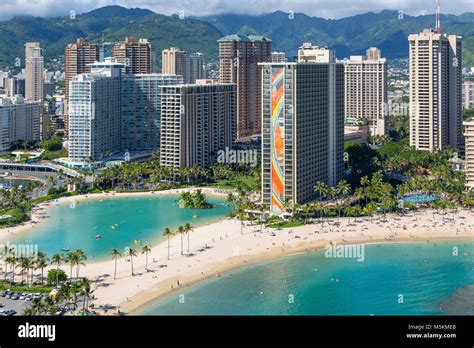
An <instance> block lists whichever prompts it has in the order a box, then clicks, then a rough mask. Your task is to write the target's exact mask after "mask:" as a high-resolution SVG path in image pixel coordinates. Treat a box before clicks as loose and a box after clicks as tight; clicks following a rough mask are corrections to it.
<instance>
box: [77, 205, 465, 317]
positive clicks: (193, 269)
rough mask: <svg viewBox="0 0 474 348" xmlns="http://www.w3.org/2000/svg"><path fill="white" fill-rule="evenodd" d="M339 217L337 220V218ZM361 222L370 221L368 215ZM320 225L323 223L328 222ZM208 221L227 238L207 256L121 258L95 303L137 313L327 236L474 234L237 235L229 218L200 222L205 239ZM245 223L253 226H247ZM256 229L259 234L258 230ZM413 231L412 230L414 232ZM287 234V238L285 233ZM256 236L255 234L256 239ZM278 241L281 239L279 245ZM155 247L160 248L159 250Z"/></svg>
mask: <svg viewBox="0 0 474 348" xmlns="http://www.w3.org/2000/svg"><path fill="white" fill-rule="evenodd" d="M468 213H469V212H467V211H462V212H461V213H460V215H462V214H468ZM423 217H424V218H426V215H425V216H422V218H423ZM391 218H392V217H391V216H389V219H391ZM395 218H398V217H395ZM339 221H341V219H340V220H339ZM344 222H345V223H347V220H345V221H343V223H344ZM364 222H365V223H367V224H369V222H368V221H364ZM377 223H380V221H378V220H374V221H373V224H374V225H377ZM473 223H474V221H473ZM324 225H326V223H325V224H324ZM209 227H210V228H211V229H212V230H213V231H214V232H215V233H211V234H210V236H214V235H216V234H217V233H218V232H217V231H221V232H220V234H221V236H222V235H223V234H225V235H226V236H227V235H228V238H225V239H223V240H221V241H216V240H215V239H213V242H214V243H215V246H214V245H213V246H212V248H211V249H209V250H205V251H204V252H203V254H206V255H205V256H208V257H207V258H202V259H199V260H197V261H198V263H194V265H192V263H193V262H192V260H191V259H192V258H194V257H197V256H196V255H194V256H192V257H185V256H180V255H179V250H178V249H176V250H177V251H178V253H176V252H175V253H174V254H172V258H171V260H170V261H163V260H160V261H156V262H153V263H151V264H149V269H150V270H151V273H149V272H145V271H144V270H143V273H140V274H138V275H135V276H133V277H132V276H131V275H130V271H128V272H127V270H125V271H124V270H123V267H126V262H123V260H122V262H121V264H120V266H121V272H120V275H119V266H118V271H117V272H118V273H117V280H115V281H113V280H111V279H110V278H111V277H109V278H108V279H106V277H105V278H101V279H100V280H99V283H98V287H97V290H96V293H97V297H98V300H96V302H95V303H96V304H98V305H105V304H109V303H113V304H114V305H118V307H119V308H120V310H121V312H124V313H127V314H131V315H136V314H138V315H140V311H142V310H143V309H144V308H145V307H147V306H149V305H150V303H152V302H155V301H159V300H160V299H162V298H163V297H165V296H168V295H170V294H172V293H174V292H178V291H179V290H183V289H186V288H187V287H190V286H192V285H194V284H196V283H199V282H201V281H204V280H206V279H211V278H213V277H216V276H217V277H218V276H219V275H220V274H221V273H225V272H229V271H232V270H233V269H237V268H240V267H242V266H250V265H253V264H256V263H259V262H262V261H269V260H274V259H278V258H281V257H285V256H290V255H295V254H301V253H309V252H315V251H319V250H321V249H324V247H325V246H327V245H328V244H329V243H331V242H335V243H336V244H339V245H344V244H351V243H352V244H354V243H357V244H386V243H413V242H416V243H420V242H425V243H426V242H427V241H428V242H430V243H433V242H434V243H439V242H443V241H452V240H471V239H472V240H474V233H472V232H471V231H473V230H474V226H472V228H470V229H469V231H468V230H467V229H466V230H465V231H459V232H457V231H456V230H455V229H453V228H448V229H447V230H445V231H443V233H440V232H441V231H438V232H434V233H433V232H432V231H414V230H411V231H408V230H407V231H403V232H402V231H397V232H392V231H389V229H388V228H387V230H384V229H378V230H377V231H376V230H374V229H370V232H367V233H366V234H364V233H361V235H352V236H348V233H347V232H346V233H344V232H341V231H333V232H326V233H325V234H323V235H322V236H324V237H323V238H320V237H319V234H317V233H312V232H311V230H314V229H320V228H321V224H316V225H306V226H302V227H298V228H295V229H287V230H282V231H283V232H282V231H276V230H275V229H265V230H264V233H262V234H261V235H260V233H259V232H257V233H256V232H255V230H259V229H260V228H259V227H257V226H252V227H245V230H246V231H245V232H244V235H242V236H241V235H240V223H237V222H236V221H232V220H225V221H223V222H220V223H218V224H213V225H209V226H206V227H203V228H201V229H200V230H201V231H199V232H200V233H202V234H203V236H202V237H203V238H202V241H205V240H206V239H204V238H209V237H210V236H209V235H207V236H205V234H207V233H209V232H211V231H210V230H209ZM249 229H253V231H252V232H249ZM222 231H224V232H222ZM270 232H276V233H280V234H281V235H280V236H277V237H272V236H270ZM196 233H197V232H196ZM256 234H258V235H259V236H256ZM296 234H298V235H300V237H299V238H292V237H291V235H293V236H294V235H296ZM394 234H395V235H394ZM414 234H416V236H415V235H414ZM289 235H290V239H287V237H288V236H289ZM304 235H306V237H305V238H304V239H303V236H304ZM310 236H311V237H310ZM317 236H318V237H317ZM217 238H219V236H217ZM217 238H216V239H217ZM256 238H259V239H258V240H257V239H256ZM227 239H228V240H227ZM257 241H259V243H257V244H256V247H255V243H256V242H257ZM273 241H275V243H273ZM281 242H283V246H282V244H281ZM285 242H286V243H285ZM170 243H171V248H172V249H173V245H174V246H175V247H178V245H179V238H176V237H175V238H172V239H171V242H170ZM218 244H219V245H218ZM262 244H265V245H262ZM201 245H202V244H201ZM233 245H238V246H239V247H240V248H241V249H242V248H245V247H246V246H251V247H254V248H247V249H246V250H245V251H244V252H240V255H233V254H232V249H233V248H234V247H232V246H233ZM163 246H166V245H165V242H163V243H161V244H160V245H158V246H157V247H156V248H153V250H152V255H160V256H161V257H162V258H164V259H166V255H165V250H166V248H164V249H163ZM160 247H161V248H160ZM159 248H160V250H158V249H159ZM198 256H200V255H198ZM142 258H143V257H142ZM153 259H155V258H153ZM139 260H140V257H138V258H134V267H135V269H137V267H140V266H137V264H138V262H139ZM190 260H191V261H190ZM150 265H151V266H150ZM100 266H102V267H105V266H106V265H105V264H102V265H100ZM110 266H111V262H109V263H108V266H106V267H110ZM143 266H144V263H143V260H142V263H141V267H143ZM86 271H87V273H89V274H93V273H94V271H93V270H92V269H89V270H86ZM155 272H157V273H158V274H159V275H153V274H154V273H155ZM105 280H107V286H106V287H102V284H101V283H102V282H103V281H105ZM178 281H179V285H178ZM113 287H115V288H116V290H115V291H112V290H111V289H112V288H113ZM120 291H121V292H122V294H120V293H119V292H120ZM178 293H179V292H178ZM112 294H113V296H112ZM101 298H107V299H108V300H107V301H104V300H103V299H102V300H101ZM114 300H115V301H114Z"/></svg>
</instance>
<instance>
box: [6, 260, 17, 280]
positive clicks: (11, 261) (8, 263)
mask: <svg viewBox="0 0 474 348" xmlns="http://www.w3.org/2000/svg"><path fill="white" fill-rule="evenodd" d="M15 261H16V260H15V256H7V257H5V272H4V273H5V281H7V274H8V265H12V266H11V268H10V269H11V270H12V280H11V282H12V283H14V282H15Z"/></svg>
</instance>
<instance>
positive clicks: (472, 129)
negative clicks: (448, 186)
mask: <svg viewBox="0 0 474 348" xmlns="http://www.w3.org/2000/svg"><path fill="white" fill-rule="evenodd" d="M463 125H464V137H465V156H466V160H465V165H464V171H465V174H466V188H467V189H469V190H472V189H473V188H474V119H470V120H467V121H464V123H463Z"/></svg>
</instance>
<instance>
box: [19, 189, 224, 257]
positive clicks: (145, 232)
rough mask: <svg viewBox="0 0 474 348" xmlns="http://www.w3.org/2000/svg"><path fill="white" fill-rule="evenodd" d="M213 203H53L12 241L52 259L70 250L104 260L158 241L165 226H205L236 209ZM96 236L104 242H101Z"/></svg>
mask: <svg viewBox="0 0 474 348" xmlns="http://www.w3.org/2000/svg"><path fill="white" fill-rule="evenodd" d="M208 200H209V202H210V203H212V204H214V205H215V208H213V209H204V210H194V209H181V208H179V204H178V201H179V196H177V195H172V196H168V195H167V196H158V195H156V196H150V195H147V196H140V197H138V196H136V197H128V198H125V197H120V198H105V199H103V200H97V199H94V200H88V201H86V200H84V201H77V202H75V203H68V204H60V205H59V204H55V203H53V206H52V207H51V209H50V210H49V211H48V216H49V217H48V218H47V219H46V220H45V221H44V222H42V223H41V224H39V225H37V226H36V227H35V228H34V229H33V230H28V231H26V232H23V233H21V234H18V235H17V236H15V237H14V238H12V240H10V243H16V244H37V245H38V250H40V251H43V252H46V253H47V254H48V255H49V256H51V255H53V254H55V253H61V252H63V251H62V248H70V249H71V250H76V249H82V250H84V252H85V253H86V255H87V257H88V259H89V260H90V259H97V258H104V257H106V256H107V255H108V254H109V253H110V251H111V249H112V248H116V249H118V250H123V249H124V248H125V247H127V246H128V247H134V246H135V244H134V241H135V240H136V239H139V240H140V241H141V245H144V244H146V243H152V244H153V243H156V242H157V241H158V240H159V239H160V237H161V236H162V232H163V230H164V229H165V228H166V227H169V228H170V229H176V228H177V227H179V226H180V225H184V224H186V223H190V224H191V225H193V226H198V225H203V224H206V223H209V222H213V221H216V220H218V219H220V218H223V217H225V216H226V215H227V213H228V212H229V211H231V210H232V207H231V206H229V205H228V204H227V203H226V202H225V199H221V198H214V197H208ZM96 235H101V236H102V238H100V239H96Z"/></svg>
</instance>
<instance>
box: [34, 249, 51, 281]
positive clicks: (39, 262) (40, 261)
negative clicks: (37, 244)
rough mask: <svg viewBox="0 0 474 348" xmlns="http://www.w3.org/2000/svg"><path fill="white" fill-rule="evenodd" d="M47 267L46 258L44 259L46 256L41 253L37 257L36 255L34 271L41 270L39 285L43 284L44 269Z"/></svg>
mask: <svg viewBox="0 0 474 348" xmlns="http://www.w3.org/2000/svg"><path fill="white" fill-rule="evenodd" d="M47 266H48V258H47V257H46V254H45V253H43V252H38V255H36V269H40V270H41V284H44V278H43V274H44V268H45V267H47Z"/></svg>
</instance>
